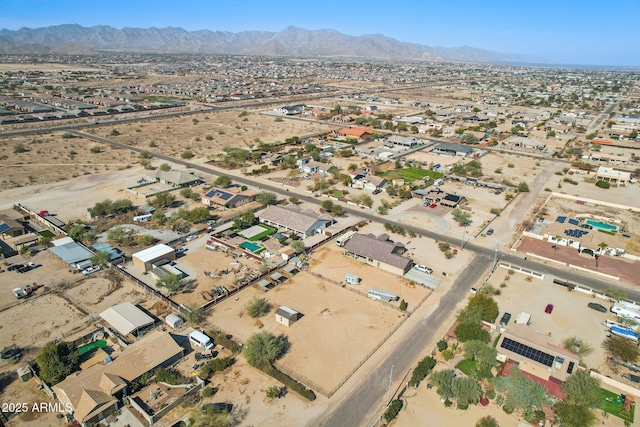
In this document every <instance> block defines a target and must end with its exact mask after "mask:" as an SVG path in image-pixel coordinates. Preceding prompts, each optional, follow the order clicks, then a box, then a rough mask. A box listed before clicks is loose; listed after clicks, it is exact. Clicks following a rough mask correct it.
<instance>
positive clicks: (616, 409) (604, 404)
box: [598, 388, 635, 424]
mask: <svg viewBox="0 0 640 427" xmlns="http://www.w3.org/2000/svg"><path fill="white" fill-rule="evenodd" d="M599 393H600V397H601V402H600V405H598V409H602V410H603V411H605V412H607V413H609V414H611V415H614V416H616V417H618V418H622V419H623V420H625V421H629V422H630V423H632V424H633V419H634V417H635V405H633V406H632V407H631V411H630V412H623V411H622V410H623V406H622V404H623V403H624V400H623V399H622V398H621V397H620V395H619V394H616V393H613V392H611V391H609V390H605V389H603V388H600V389H599Z"/></svg>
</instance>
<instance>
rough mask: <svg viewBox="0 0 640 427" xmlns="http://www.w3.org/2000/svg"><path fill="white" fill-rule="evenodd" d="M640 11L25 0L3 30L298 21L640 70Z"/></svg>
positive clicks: (466, 3) (288, 0)
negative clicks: (637, 21) (639, 27)
mask: <svg viewBox="0 0 640 427" xmlns="http://www.w3.org/2000/svg"><path fill="white" fill-rule="evenodd" d="M638 12H640V2H638V1H631V0H620V1H617V2H613V3H607V2H600V1H594V0H587V1H576V0H567V1H562V2H554V1H550V0H541V1H535V2H512V1H490V2H477V1H471V0H453V1H449V2H432V1H415V0H411V1H409V0H399V1H397V2H393V3H390V2H383V1H378V0H371V1H368V2H358V1H356V2H339V1H336V0H326V1H325V2H322V3H317V4H315V3H314V4H304V3H302V4H301V3H300V1H292V0H277V1H259V0H245V1H229V0H212V1H205V0H193V1H185V2H177V1H169V0H160V1H151V0H139V1H119V0H116V1H111V2H105V3H93V2H80V1H78V0H60V1H56V2H51V1H47V0H32V1H21V0H18V1H13V2H7V3H4V4H3V14H2V16H1V17H0V28H3V29H8V30H18V29H20V28H23V27H29V28H39V27H48V26H52V25H61V24H78V25H81V26H84V27H92V26H96V25H108V26H111V27H114V28H118V29H121V28H124V27H134V28H151V27H160V28H164V27H179V28H183V29H185V30H187V31H197V30H211V31H229V32H234V33H237V32H242V31H272V32H279V31H281V30H282V29H284V28H286V27H288V26H295V27H300V28H305V29H309V30H320V29H332V30H336V31H339V32H341V33H344V34H348V35H351V36H361V35H366V34H382V35H384V36H386V37H390V38H393V39H396V40H398V41H401V42H408V43H415V44H421V45H427V46H432V47H435V46H438V47H461V46H470V47H474V48H479V49H485V50H489V51H495V52H500V53H504V54H516V55H526V56H531V57H536V58H540V60H541V61H542V62H544V63H545V64H565V65H574V66H605V67H606V66H611V67H638V66H640V43H638V37H637V34H636V32H635V28H634V27H633V25H630V24H628V22H629V21H628V17H631V16H636V15H637V14H638ZM602 28H605V30H603V29H602Z"/></svg>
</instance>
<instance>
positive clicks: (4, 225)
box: [0, 222, 11, 233]
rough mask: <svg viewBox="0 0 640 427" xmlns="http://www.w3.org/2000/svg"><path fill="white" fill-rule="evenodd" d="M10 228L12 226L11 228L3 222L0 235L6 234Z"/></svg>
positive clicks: (0, 225)
mask: <svg viewBox="0 0 640 427" xmlns="http://www.w3.org/2000/svg"><path fill="white" fill-rule="evenodd" d="M10 228H11V226H9V224H7V223H4V222H3V223H1V224H0V233H4V232H5V231H7V230H8V229H10Z"/></svg>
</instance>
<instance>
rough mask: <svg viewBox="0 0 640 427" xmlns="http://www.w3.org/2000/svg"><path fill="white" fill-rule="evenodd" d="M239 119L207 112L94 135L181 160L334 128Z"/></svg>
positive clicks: (250, 116) (254, 115) (264, 117)
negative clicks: (186, 155)
mask: <svg viewBox="0 0 640 427" xmlns="http://www.w3.org/2000/svg"><path fill="white" fill-rule="evenodd" d="M239 115H240V111H221V112H207V113H202V114H197V115H190V116H188V117H186V116H185V117H172V118H163V119H158V120H149V121H145V122H137V123H126V124H125V123H122V124H118V125H113V126H109V127H99V128H93V129H92V130H91V133H92V134H94V135H98V136H103V137H106V138H110V139H113V140H115V141H118V142H123V143H125V144H130V145H134V146H138V147H149V144H150V143H151V141H153V142H154V144H156V145H157V147H150V148H149V151H155V152H159V153H162V154H166V155H171V156H175V157H180V155H181V154H182V152H183V151H184V150H186V149H190V150H192V151H193V152H194V154H195V157H199V158H202V157H203V151H204V154H205V155H207V156H208V155H213V154H215V153H219V152H221V151H222V148H224V147H225V146H233V147H243V148H247V147H252V146H253V145H255V144H256V143H257V142H259V141H263V142H266V143H272V142H276V141H284V140H285V139H287V138H290V137H292V136H302V135H307V134H312V133H316V132H323V131H328V130H329V129H332V128H333V127H330V126H328V125H327V124H323V123H315V122H310V121H302V120H294V119H287V118H286V117H281V119H282V121H276V117H274V116H272V115H262V114H259V113H257V112H247V114H246V115H245V116H243V117H240V116H239ZM113 129H117V131H118V132H119V133H120V135H119V136H112V135H111V132H112V130H113Z"/></svg>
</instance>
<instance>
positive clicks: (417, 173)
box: [376, 168, 444, 183]
mask: <svg viewBox="0 0 640 427" xmlns="http://www.w3.org/2000/svg"><path fill="white" fill-rule="evenodd" d="M376 175H377V176H381V177H383V178H385V179H386V180H391V179H394V178H402V179H404V181H405V182H406V183H412V182H414V181H419V180H421V179H423V178H424V177H425V176H428V177H429V178H431V179H433V180H434V181H435V180H437V179H440V178H442V177H443V176H444V175H443V174H441V173H440V172H436V171H430V170H427V169H418V168H404V169H392V170H388V171H385V172H382V173H378V174H376Z"/></svg>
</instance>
